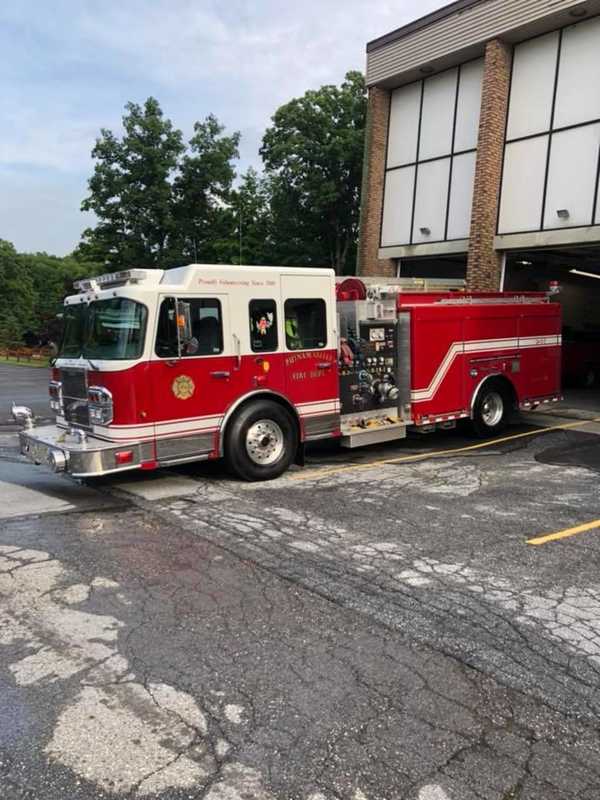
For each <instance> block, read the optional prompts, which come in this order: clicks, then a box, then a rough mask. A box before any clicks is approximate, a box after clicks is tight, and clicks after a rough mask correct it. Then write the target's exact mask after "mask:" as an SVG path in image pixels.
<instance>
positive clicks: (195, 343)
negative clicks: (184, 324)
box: [183, 299, 223, 356]
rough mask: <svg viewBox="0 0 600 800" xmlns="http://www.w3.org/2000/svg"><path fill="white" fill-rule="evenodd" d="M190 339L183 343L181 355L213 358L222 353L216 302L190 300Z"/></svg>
mask: <svg viewBox="0 0 600 800" xmlns="http://www.w3.org/2000/svg"><path fill="white" fill-rule="evenodd" d="M185 302H189V304H190V318H191V323H192V330H191V334H192V337H191V339H190V340H189V341H188V342H185V343H184V348H183V355H187V356H214V355H217V354H218V353H222V352H223V323H222V321H221V303H220V302H219V301H218V300H212V299H210V300H204V299H203V300H195V299H191V300H189V301H187V300H186V301H185Z"/></svg>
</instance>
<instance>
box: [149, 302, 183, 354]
mask: <svg viewBox="0 0 600 800" xmlns="http://www.w3.org/2000/svg"><path fill="white" fill-rule="evenodd" d="M154 352H155V353H156V355H157V356H158V357H159V358H177V356H178V352H177V319H176V316H175V298H174V297H165V299H164V300H163V301H162V303H161V304H160V311H159V313H158V327H157V329H156V344H155V346H154Z"/></svg>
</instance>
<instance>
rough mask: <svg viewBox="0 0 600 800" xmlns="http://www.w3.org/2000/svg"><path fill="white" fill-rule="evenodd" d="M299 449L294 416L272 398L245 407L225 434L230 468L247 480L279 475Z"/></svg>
mask: <svg viewBox="0 0 600 800" xmlns="http://www.w3.org/2000/svg"><path fill="white" fill-rule="evenodd" d="M297 448H298V430H297V426H296V423H295V421H294V419H293V418H292V416H291V414H290V413H289V411H287V410H286V409H285V408H284V407H283V406H280V405H279V404H278V403H274V402H272V401H271V400H258V401H256V402H254V403H251V404H249V405H247V406H245V407H244V408H242V409H241V411H239V412H238V413H237V414H236V416H235V418H234V419H233V421H232V422H231V424H230V425H229V427H228V429H227V433H226V436H225V457H226V459H227V464H228V466H229V469H230V470H231V472H233V474H234V475H236V476H237V477H238V478H242V480H246V481H268V480H272V479H273V478H278V477H279V476H280V475H282V474H283V473H284V472H285V471H286V470H287V469H288V467H289V466H290V464H291V463H292V461H293V460H294V456H295V454H296V450H297Z"/></svg>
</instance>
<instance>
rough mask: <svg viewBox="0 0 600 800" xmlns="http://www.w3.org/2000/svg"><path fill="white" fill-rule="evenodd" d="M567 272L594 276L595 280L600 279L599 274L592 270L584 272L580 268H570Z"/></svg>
mask: <svg viewBox="0 0 600 800" xmlns="http://www.w3.org/2000/svg"><path fill="white" fill-rule="evenodd" d="M569 272H570V273H571V275H581V276H583V277H584V278H595V279H596V280H600V275H597V274H596V273H594V272H585V271H584V270H582V269H571V270H569Z"/></svg>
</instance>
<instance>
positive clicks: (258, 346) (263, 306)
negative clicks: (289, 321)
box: [249, 300, 278, 353]
mask: <svg viewBox="0 0 600 800" xmlns="http://www.w3.org/2000/svg"><path fill="white" fill-rule="evenodd" d="M249 316H250V347H251V348H252V351H253V352H254V353H273V352H274V351H275V350H277V346H278V341H277V307H276V305H275V300H251V301H250V306H249Z"/></svg>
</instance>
